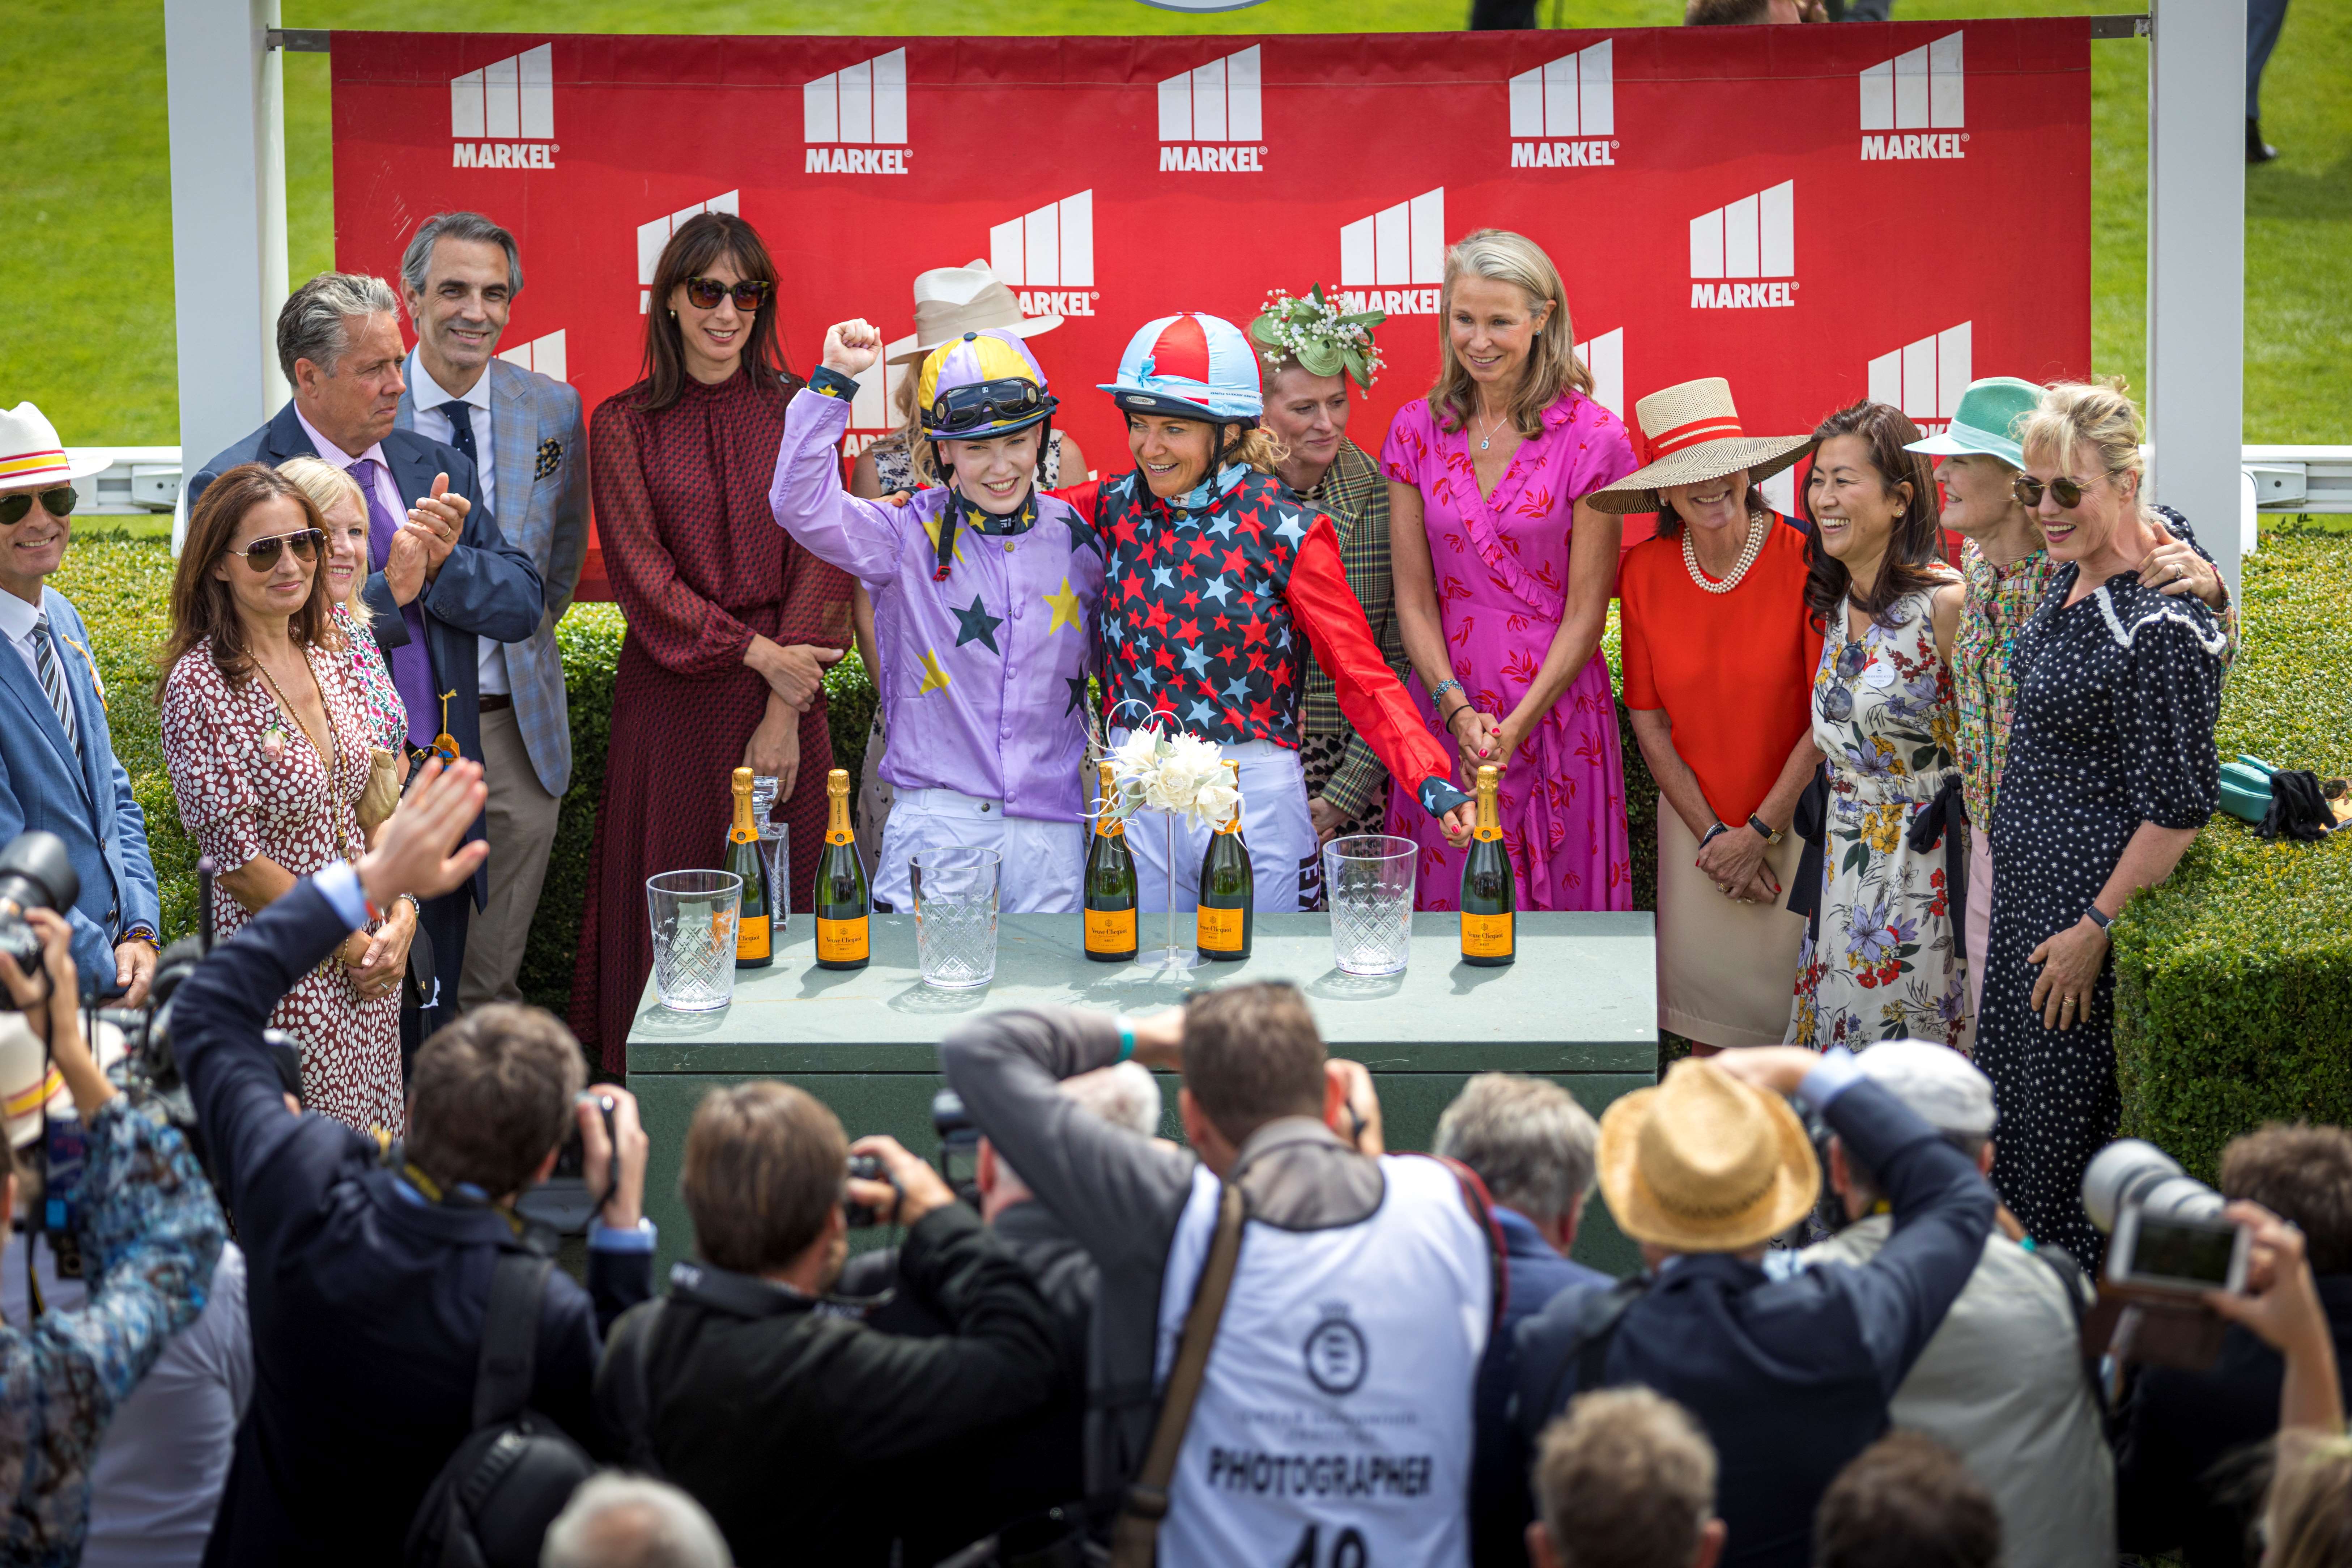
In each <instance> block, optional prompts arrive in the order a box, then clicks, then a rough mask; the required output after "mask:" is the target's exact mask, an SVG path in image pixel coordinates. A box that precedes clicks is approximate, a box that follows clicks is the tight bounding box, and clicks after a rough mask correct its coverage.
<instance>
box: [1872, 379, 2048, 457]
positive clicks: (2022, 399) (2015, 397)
mask: <svg viewBox="0 0 2352 1568" xmlns="http://www.w3.org/2000/svg"><path fill="white" fill-rule="evenodd" d="M2041 401H2042V389H2041V388H2040V387H2038V386H2036V385H2034V384H2032V382H2030V381H2020V380H2018V379H2017V377H2015V376H2013V375H1989V376H1987V377H1985V378H1984V379H1983V380H1982V381H1972V382H1970V383H1969V389H1968V390H1967V391H1966V392H1964V393H1962V394H1960V405H1959V407H1958V408H1956V409H1954V410H1953V411H1952V422H1951V424H1949V425H1948V426H1945V429H1944V433H1943V434H1942V435H1940V436H1930V437H1927V439H1926V440H1924V441H1914V442H1912V443H1911V444H1910V445H1909V446H1907V447H1904V448H1903V449H1904V450H1905V451H1906V452H1925V453H1927V455H1928V456H1929V457H1934V458H1948V457H1951V456H1952V455H1954V454H1955V453H1958V452H1979V453H1982V454H1983V455H1984V456H1986V457H1988V458H2000V460H2001V461H2002V462H2004V463H2007V464H2008V465H2009V466H2010V467H2011V468H2023V467H2025V449H2024V448H2023V447H2020V446H2019V445H2018V443H2017V437H2015V436H2013V435H2011V433H2010V432H2011V431H2012V430H2014V429H2016V428H2017V422H2018V421H2019V420H2021V419H2022V418H2024V417H2025V416H2027V415H2029V414H2031V413H2032V412H2033V410H2034V406H2035V405H2037V404H2039V403H2040V402H2041Z"/></svg>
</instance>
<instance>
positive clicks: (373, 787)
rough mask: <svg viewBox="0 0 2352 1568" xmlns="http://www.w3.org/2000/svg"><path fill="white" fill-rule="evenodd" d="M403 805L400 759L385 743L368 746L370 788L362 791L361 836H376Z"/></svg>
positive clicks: (368, 782)
mask: <svg viewBox="0 0 2352 1568" xmlns="http://www.w3.org/2000/svg"><path fill="white" fill-rule="evenodd" d="M398 805H400V758H399V756H398V755H397V754H396V753H394V752H387V751H385V750H384V749H383V747H382V746H372V747H370V748H369V749H368V777H367V787H366V788H365V789H363V790H362V791H360V805H359V817H360V837H362V838H373V837H375V830H376V829H377V828H379V827H382V826H383V824H384V819H385V818H386V817H388V816H391V815H392V814H393V811H394V808H395V807H397V806H398Z"/></svg>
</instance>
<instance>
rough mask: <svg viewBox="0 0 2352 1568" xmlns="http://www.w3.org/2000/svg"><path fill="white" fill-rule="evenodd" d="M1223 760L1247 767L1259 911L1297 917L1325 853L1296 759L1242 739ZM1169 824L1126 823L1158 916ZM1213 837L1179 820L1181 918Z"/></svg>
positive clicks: (1246, 821) (1164, 903) (1163, 905)
mask: <svg viewBox="0 0 2352 1568" xmlns="http://www.w3.org/2000/svg"><path fill="white" fill-rule="evenodd" d="M1126 739H1127V731H1124V730H1114V731H1111V736H1110V740H1111V744H1112V745H1114V746H1116V745H1118V743H1119V742H1121V741H1124V740H1126ZM1224 754H1225V755H1226V756H1227V757H1229V758H1231V759H1232V760H1233V761H1234V762H1237V763H1240V764H1241V778H1242V839H1243V841H1244V843H1246V844H1247V845H1248V846H1249V855H1250V872H1251V874H1252V876H1253V878H1254V879H1255V881H1256V884H1257V895H1256V896H1257V912H1258V913H1259V914H1262V915H1287V914H1296V913H1297V911H1298V910H1301V909H1303V908H1305V907H1306V905H1307V902H1308V901H1309V900H1311V899H1312V897H1313V895H1314V893H1315V890H1316V889H1318V888H1320V887H1321V886H1322V884H1323V851H1322V847H1320V846H1319V845H1318V844H1317V842H1316V840H1315V821H1314V818H1312V817H1310V816H1307V777H1306V774H1305V773H1302V772H1301V771H1300V769H1299V765H1298V753H1297V752H1295V751H1292V750H1291V749H1290V748H1288V747H1286V746H1277V745H1276V744H1275V743H1274V742H1272V741H1244V742H1237V743H1229V744H1228V745H1226V747H1225V748H1224ZM899 798H900V799H901V800H904V799H905V798H906V797H905V796H904V795H901V796H900V797H899ZM1166 821H1167V818H1166V817H1165V816H1162V815H1161V814H1160V813H1159V812H1156V811H1139V812H1138V813H1136V814H1135V816H1132V817H1130V818H1129V819H1128V824H1127V844H1128V847H1129V849H1131V850H1133V851H1134V852H1135V882H1136V893H1137V896H1138V897H1139V899H1140V900H1141V907H1142V908H1143V909H1144V910H1147V911H1148V912H1150V913H1153V914H1159V913H1161V912H1164V911H1165V910H1167V909H1168V908H1169V907H1170V906H1169V903H1168V866H1167V858H1168V832H1167V828H1166V826H1164V824H1165V823H1166ZM1210 831H1211V830H1210V829H1208V828H1205V827H1202V826H1198V825H1197V824H1195V823H1194V822H1193V821H1192V818H1191V817H1189V816H1186V817H1179V818H1178V819H1177V821H1176V903H1175V906H1174V908H1175V910H1176V912H1177V913H1179V914H1182V913H1185V912H1186V911H1188V910H1191V909H1192V905H1193V900H1195V899H1196V898H1198V897H1199V895H1200V889H1201V857H1202V856H1203V855H1205V854H1207V853H1208V848H1209V836H1210Z"/></svg>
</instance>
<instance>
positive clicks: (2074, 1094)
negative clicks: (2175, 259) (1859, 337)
mask: <svg viewBox="0 0 2352 1568" xmlns="http://www.w3.org/2000/svg"><path fill="white" fill-rule="evenodd" d="M2140 432H2141V426H2140V417H2139V411H2138V410H2137V409H2136V408H2134V407H2133V406H2132V403H2131V399H2130V398H2128V397H2126V396H2125V395H2124V393H2123V389H2122V385H2121V384H2120V383H2110V384H2098V385H2085V384H2080V383H2061V384H2056V385H2053V386H2051V387H2050V388H2048V389H2047V390H2046V391H2044V392H2043V393H2042V401H2041V404H2040V405H2039V406H2037V407H2036V408H2035V409H2034V411H2033V412H2032V414H2031V415H2028V416H2026V418H2025V420H2024V422H2023V424H2022V426H2021V427H2020V429H2019V431H2018V439H2019V443H2020V446H2021V448H2022V456H2023V458H2024V459H2025V467H2024V469H2023V471H2022V472H2021V473H2020V474H2019V475H2018V476H2017V479H2016V487H2015V488H2016V490H2017V499H2018V500H2020V501H2021V502H2023V503H2024V505H2025V507H2026V510H2028V511H2029V512H2030V513H2031V514H2032V518H2033V521H2034V523H2035V524H2036V525H2037V526H2038V527H2039V528H2040V529H2041V531H2042V538H2043V539H2044V540H2046V541H2047V542H2048V544H2049V550H2050V558H2051V559H2052V560H2053V561H2054V562H2055V563H2057V570H2056V571H2055V572H2053V574H2051V578H2050V588H2049V591H2048V593H2047V595H2045V596H2044V597H2043V598H2042V604H2041V606H2040V607H2039V608H2038V609H2036V610H2035V611H2034V612H2033V616H2032V619H2030V620H2028V621H2027V622H2026V623H2025V626H2024V629H2023V630H2021V631H2020V632H2019V633H2018V634H2017V644H2016V648H2015V651H2014V652H2013V653H2012V654H2011V657H2010V676H2011V679H2012V680H2014V681H2015V682H2016V687H2017V696H2016V710H2015V718H2014V721H2013V723H2012V725H2011V731H2010V736H2009V758H2008V761H2007V762H2006V763H2004V764H2003V766H2002V768H2001V774H2000V795H1999V796H1998V798H1997V799H1996V800H1995V801H1994V804H1993V816H1992V866H1993V903H1992V937H1991V942H1990V952H1989V953H1988V954H1987V959H1986V964H1987V972H1986V975H1985V986H1984V1016H1983V1017H1982V1018H1981V1019H1980V1020H1979V1024H1978V1028H1977V1063H1978V1065H1979V1067H1981V1068H1984V1070H1985V1072H1986V1074H1987V1075H1988V1076H1989V1077H1990V1078H1991V1079H1992V1081H1993V1089H1994V1092H1995V1094H1996V1095H1997V1096H1998V1098H1999V1100H2000V1119H2001V1128H2000V1144H1999V1152H1998V1154H1997V1155H1996V1157H1995V1159H1994V1162H1993V1169H1992V1178H1993V1184H1994V1185H1995V1186H1996V1187H1998V1188H2000V1194H2001V1196H2002V1198H2003V1199H2005V1200H2006V1201H2007V1202H2008V1204H2009V1206H2010V1208H2011V1210H2012V1211H2013V1212H2014V1213H2015V1214H2016V1215H2017V1217H2018V1218H2019V1219H2020V1220H2021V1221H2022V1222H2023V1223H2024V1225H2025V1226H2026V1228H2027V1229H2029V1230H2030V1231H2032V1233H2033V1234H2034V1235H2035V1236H2036V1237H2042V1238H2044V1239H2046V1240H2051V1241H2055V1242H2058V1243H2059V1244H2061V1245H2062V1246H2063V1247H2066V1248H2068V1249H2069V1250H2070V1251H2072V1252H2073V1253H2074V1256H2075V1257H2076V1258H2079V1259H2080V1260H2081V1261H2082V1262H2083V1263H2084V1266H2085V1267H2086V1268H2094V1269H2095V1268H2097V1266H2098V1262H2099V1259H2100V1258H2102V1257H2103V1256H2104V1255H2105V1251H2106V1238H2105V1237H2103V1236H2102V1235H2101V1234H2100V1233H2099V1232H2098V1231H2097V1230H2096V1229H2095V1228H2094V1227H2093V1226H2092V1225H2091V1223H2090V1221H2089V1219H2088V1218H2087V1217H2086V1216H2085V1215H2084V1213H2083V1203H2082V1184H2083V1169H2084V1165H2086V1164H2087V1163H2089V1162H2090V1158H2091V1156H2092V1155H2093V1154H2094V1153H2096V1152H2098V1151H2099V1150H2100V1149H2101V1148H2103V1147H2104V1146H2105V1144H2106V1143H2107V1142H2110V1141H2111V1140H2112V1139H2114V1137H2115V1135H2116V1121H2117V1119H2118V1117H2119V1116H2120V1114H2121V1112H2122V1103H2121V1100H2120V1097H2119V1096H2118V1093H2117V1090H2116V1050H2115V1040H2114V1037H2113V1034H2112V1031H2113V1029H2114V1026H2115V984H2116V982H2115V968H2114V965H2113V964H2112V963H2109V961H2108V960H2109V956H2110V955H2109V952H2108V943H2107V927H2108V926H2109V925H2110V924H2111V923H2112V922H2113V921H2114V920H2115V918H2116V915H2117V914H2119V913H2121V912H2122V910H2123V907H2124V903H2125V900H2128V899H2129V898H2130V897H2131V896H2132V894H2134V893H2136V892H2137V891H2138V890H2139V889H2142V888H2146V887H2151V886H2153V885H2155V884H2156V883H2158V882H2161V881H2163V880H2164V879H2166V878H2167V877H2168V876H2170V875H2171V874H2172V868H2173V867H2174V866H2176V865H2178V864H2179V861H2180V857H2181V856H2182V855H2183V854H2184V853H2186V852H2187V850H2188V848H2189V845H2190V844H2191V843H2192V842H2194V841H2195V839H2196V837H2197V830H2198V829H2199V828H2200V827H2201V826H2204V824H2205V819H2206V818H2207V817H2209V816H2211V815H2212V813H2213V808H2214V807H2215V806H2216V805H2219V804H2220V798H2221V777H2220V762H2221V759H2220V757H2219V755H2218V754H2217V753H2216V752H2215V751H2214V749H2213V726H2214V723H2215V721H2217V720H2218V719H2219V718H2220V716H2221V672H2222V668H2223V664H2222V661H2223V657H2224V655H2225V654H2226V652H2227V651H2228V647H2229V643H2228V639H2227V638H2226V637H2224V636H2223V635H2222V628H2221V623H2220V621H2219V620H2218V619H2217V618H2216V617H2215V616H2214V614H2213V612H2212V610H2211V609H2210V608H2209V607H2208V606H2207V605H2205V604H2204V603H2203V602H2202V601H2201V600H2200V599H2197V598H2195V597H2193V596H2191V595H2178V596H2172V595H2166V594H2164V593H2163V592H2162V591H2160V590H2159V589H2158V588H2154V587H2150V586H2149V585H2148V584H2146V583H2143V582H2142V581H2141V580H2140V568H2141V564H2142V563H2144V562H2146V561H2147V558H2148V556H2149V554H2150V553H2151V552H2153V551H2154V550H2155V549H2156V547H2157V544H2158V518H2159V516H2161V518H2162V519H2163V520H2165V521H2168V523H2169V524H2170V525H2171V532H2172V534H2173V535H2174V536H2175V537H2176V538H2182V539H2186V538H2189V537H2190V535H2189V531H2188V528H2187V525H2186V521H2185V520H2184V519H2182V518H2181V517H2180V516H2179V514H2178V513H2176V512H2170V511H2164V512H2161V513H2159V512H2158V510H2155V509H2151V508H2150V507H2149V506H2148V504H2147V501H2146V500H2144V499H2143V498H2142V496H2141V493H2140V491H2141V486H2142V484H2143V482H2144V478H2145V475H2144V470H2143V468H2142V467H2141V458H2140V448H2139V444H2140V439H2141V434H2140Z"/></svg>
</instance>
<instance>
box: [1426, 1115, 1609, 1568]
mask: <svg viewBox="0 0 2352 1568" xmlns="http://www.w3.org/2000/svg"><path fill="white" fill-rule="evenodd" d="M1600 1138H1601V1127H1600V1124H1599V1123H1598V1122H1596V1121H1593V1120H1592V1117H1591V1113H1590V1112H1588V1111H1587V1110H1585V1109H1584V1107H1582V1106H1580V1105H1579V1104H1577V1102H1576V1100H1575V1097H1574V1096H1572V1095H1570V1093H1569V1092H1568V1090H1566V1089H1562V1088H1560V1087H1559V1085H1558V1084H1556V1083H1554V1082H1552V1081H1551V1080H1550V1079H1544V1078H1529V1077H1528V1076H1526V1075H1525V1074H1523V1073H1509V1072H1486V1073H1480V1074H1479V1075H1478V1076H1477V1077H1475V1078H1474V1079H1471V1080H1470V1081H1469V1082H1468V1083H1466V1084H1464V1085H1463V1086H1462V1092H1461V1093H1460V1094H1458V1095H1456V1096H1455V1097H1454V1103H1453V1104H1451V1105H1449V1106H1447V1107H1446V1108H1445V1111H1444V1114H1443V1115H1441V1116H1440V1117H1439V1118H1438V1119H1437V1137H1436V1140H1435V1142H1434V1143H1433V1146H1432V1147H1433V1152H1434V1153H1436V1154H1437V1155H1438V1156H1439V1157H1440V1158H1442V1159H1447V1160H1457V1161H1459V1162H1461V1163H1463V1164H1465V1165H1467V1166H1469V1167H1470V1169H1471V1170H1473V1171H1475V1173H1477V1175H1478V1179H1479V1180H1480V1181H1482V1182H1484V1183H1486V1191H1487V1194H1488V1195H1490V1196H1491V1197H1492V1198H1493V1199H1494V1202H1495V1208H1494V1214H1495V1224H1496V1227H1497V1228H1498V1229H1499V1230H1500V1231H1501V1232H1502V1236H1503V1247H1504V1251H1505V1253H1506V1255H1507V1265H1506V1267H1507V1270H1508V1276H1507V1278H1508V1282H1509V1286H1510V1292H1509V1295H1508V1297H1507V1299H1506V1301H1505V1304H1504V1308H1503V1324H1502V1329H1501V1331H1500V1332H1498V1333H1496V1335H1495V1337H1494V1338H1493V1339H1491V1340H1489V1341H1488V1342H1487V1344H1486V1356H1485V1357H1484V1359H1483V1360H1481V1361H1480V1363H1479V1365H1478V1391H1477V1412H1478V1430H1477V1447H1476V1451H1475V1455H1474V1456H1473V1458H1472V1461H1471V1477H1470V1545H1471V1555H1472V1557H1473V1559H1474V1560H1475V1561H1476V1562H1481V1563H1485V1562H1491V1561H1495V1560H1496V1559H1498V1558H1499V1559H1501V1560H1504V1561H1509V1560H1511V1559H1512V1558H1514V1557H1515V1556H1516V1553H1517V1551H1518V1542H1519V1540H1520V1538H1521V1536H1522V1535H1523V1534H1524V1533H1525V1532H1526V1530H1527V1527H1528V1518H1529V1515H1528V1488H1527V1475H1528V1454H1527V1451H1526V1444H1525V1442H1524V1441H1523V1440H1522V1439H1521V1437H1520V1436H1519V1434H1518V1431H1517V1427H1516V1426H1514V1425H1513V1423H1512V1421H1511V1418H1510V1402H1511V1390H1512V1389H1513V1388H1514V1387H1515V1386H1517V1379H1518V1365H1519V1361H1518V1350H1517V1345H1516V1344H1515V1343H1514V1342H1513V1341H1514V1335H1513V1331H1515V1330H1516V1329H1517V1327H1518V1325H1519V1324H1520V1323H1521V1322H1522V1321H1525V1320H1526V1319H1528V1318H1529V1317H1532V1316H1533V1315H1535V1314H1536V1313H1537V1312H1539V1311H1541V1310H1543V1309H1544V1307H1545V1305H1546V1304H1547V1303H1548V1302H1549V1301H1550V1300H1551V1299H1552V1298H1553V1297H1554V1296H1557V1295H1559V1293H1560V1292H1561V1291H1562V1290H1565V1289H1568V1288H1569V1287H1570V1286H1572V1285H1591V1286H1599V1287H1602V1288H1606V1287H1607V1286H1608V1285H1609V1284H1610V1283H1611V1280H1610V1279H1609V1277H1608V1276H1607V1275H1605V1274H1602V1273H1601V1272H1600V1271H1599V1270H1598V1269H1593V1268H1586V1267H1585V1266H1584V1265H1583V1264H1581V1263H1576V1262H1572V1261H1570V1258H1569V1257H1568V1252H1569V1249H1570V1247H1573V1246H1575V1244H1576V1228H1577V1226H1578V1224H1579V1222H1580V1220H1581V1218H1582V1217H1583V1214H1584V1205H1585V1202H1586V1200H1587V1199H1589V1198H1591V1196H1592V1185H1593V1149H1594V1146H1595V1145H1596V1144H1597V1143H1598V1142H1599V1141H1600Z"/></svg>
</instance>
